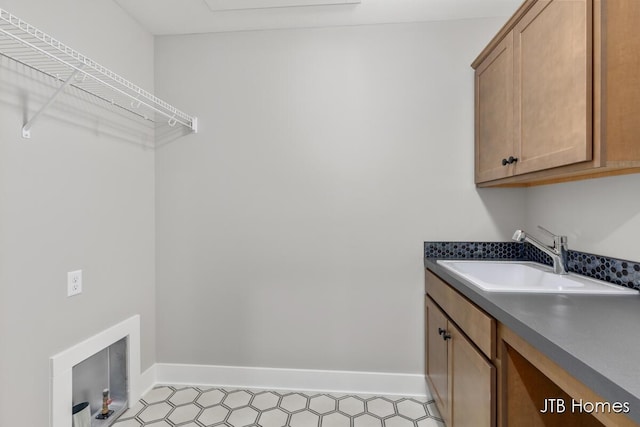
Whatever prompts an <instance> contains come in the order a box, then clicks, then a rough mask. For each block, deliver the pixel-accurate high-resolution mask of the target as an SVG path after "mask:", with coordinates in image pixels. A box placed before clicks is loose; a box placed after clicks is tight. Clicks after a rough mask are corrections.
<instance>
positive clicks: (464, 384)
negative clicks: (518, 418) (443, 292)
mask: <svg viewBox="0 0 640 427" xmlns="http://www.w3.org/2000/svg"><path fill="white" fill-rule="evenodd" d="M448 332H449V334H450V335H451V338H450V340H449V341H450V343H449V364H450V366H449V369H450V371H451V373H452V376H451V386H450V387H451V390H450V393H451V405H452V406H451V423H450V424H447V425H450V426H454V427H493V426H495V412H494V408H495V402H494V397H495V381H496V380H495V378H496V373H495V367H494V366H493V365H492V364H491V363H490V362H489V361H488V360H487V359H485V357H484V356H483V355H482V354H481V353H480V352H479V351H478V350H476V348H475V347H474V346H473V344H471V343H470V342H469V340H468V339H467V337H466V336H465V335H464V334H463V333H462V332H461V331H460V330H459V329H458V328H457V327H456V326H455V325H454V324H453V323H451V322H450V323H449V329H448Z"/></svg>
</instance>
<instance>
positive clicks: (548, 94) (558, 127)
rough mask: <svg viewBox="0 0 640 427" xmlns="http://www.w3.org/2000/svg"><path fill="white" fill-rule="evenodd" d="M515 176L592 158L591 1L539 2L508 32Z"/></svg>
mask: <svg viewBox="0 0 640 427" xmlns="http://www.w3.org/2000/svg"><path fill="white" fill-rule="evenodd" d="M513 37H514V58H515V64H516V65H515V67H514V72H515V74H514V80H515V92H514V98H515V104H514V105H515V114H514V121H515V129H516V137H515V138H516V141H519V143H518V144H517V145H516V148H517V151H516V154H515V156H516V157H517V158H518V161H517V163H516V166H515V173H516V174H522V173H527V172H532V171H538V170H543V169H548V168H552V167H557V166H563V165H568V164H573V163H578V162H583V161H587V160H591V158H592V127H591V126H592V117H591V115H592V114H591V111H592V99H591V98H592V96H591V94H592V0H573V1H564V0H540V1H538V2H536V3H535V4H534V5H533V6H532V8H531V9H530V10H529V11H528V12H527V13H526V14H525V15H524V16H523V17H522V19H521V20H520V21H519V22H518V23H517V24H516V26H515V28H514V30H513Z"/></svg>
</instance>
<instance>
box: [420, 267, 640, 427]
mask: <svg viewBox="0 0 640 427" xmlns="http://www.w3.org/2000/svg"><path fill="white" fill-rule="evenodd" d="M436 261H437V260H436V259H433V258H426V259H425V262H424V263H425V267H426V268H427V269H429V270H431V271H432V272H433V273H435V274H436V275H437V276H440V277H441V278H442V279H443V280H444V281H446V282H447V283H449V284H450V285H451V286H453V288H455V289H456V290H458V292H460V293H461V294H463V295H464V296H466V297H467V298H468V299H470V300H471V301H473V302H474V303H475V304H476V305H478V306H479V307H480V308H482V309H483V310H484V311H486V312H487V313H489V314H490V315H491V316H493V317H494V318H495V319H496V320H497V321H499V322H501V323H503V324H504V325H505V326H507V327H508V328H510V329H511V330H513V331H514V332H516V333H517V334H518V335H520V336H521V337H522V338H523V339H525V340H526V341H527V342H529V344H531V345H532V346H534V347H535V348H536V349H537V350H538V351H540V352H541V353H543V354H544V355H546V356H547V357H549V358H550V359H551V360H553V361H554V362H555V363H557V364H558V365H559V366H560V367H562V368H563V369H564V370H566V371H567V372H568V373H569V374H571V375H573V376H574V377H575V378H577V379H578V380H580V381H581V382H582V383H584V384H585V385H586V386H588V387H589V388H591V389H592V390H593V391H594V392H595V393H596V394H598V395H599V396H600V397H602V398H603V399H604V400H606V401H609V402H612V403H613V402H629V405H630V408H631V411H630V412H629V413H628V414H627V415H628V416H629V417H630V418H631V419H633V420H634V421H635V422H637V423H640V294H639V295H561V294H518V293H495V292H485V291H482V290H480V289H479V288H476V287H475V286H473V285H471V284H469V283H468V282H467V281H466V280H464V279H460V278H458V277H457V276H455V275H453V274H451V273H449V271H448V270H447V269H445V268H443V267H441V266H440V265H439V264H437V262H436Z"/></svg>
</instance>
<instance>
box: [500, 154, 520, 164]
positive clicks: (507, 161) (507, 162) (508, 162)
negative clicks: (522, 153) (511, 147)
mask: <svg viewBox="0 0 640 427" xmlns="http://www.w3.org/2000/svg"><path fill="white" fill-rule="evenodd" d="M517 161H518V158H517V157H513V156H509V158H508V159H502V166H507V165H510V164H513V163H515V162H517Z"/></svg>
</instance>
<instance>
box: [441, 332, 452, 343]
mask: <svg viewBox="0 0 640 427" xmlns="http://www.w3.org/2000/svg"><path fill="white" fill-rule="evenodd" d="M445 332H446V331H445ZM442 339H443V340H445V341H446V340H450V339H451V334H446V333H445V334H443V335H442Z"/></svg>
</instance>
